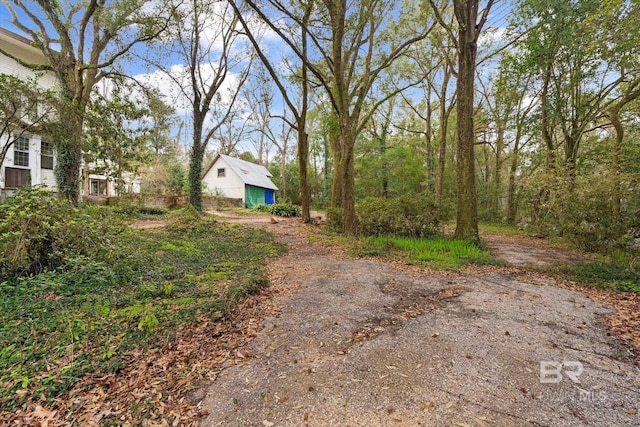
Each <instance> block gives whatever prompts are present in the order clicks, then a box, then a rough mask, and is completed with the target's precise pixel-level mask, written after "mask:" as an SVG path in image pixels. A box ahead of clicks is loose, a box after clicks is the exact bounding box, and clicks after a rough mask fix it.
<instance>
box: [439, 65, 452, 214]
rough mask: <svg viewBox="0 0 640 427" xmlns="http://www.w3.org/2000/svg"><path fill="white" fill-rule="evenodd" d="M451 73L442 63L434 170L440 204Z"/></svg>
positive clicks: (442, 190)
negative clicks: (436, 164) (438, 135)
mask: <svg viewBox="0 0 640 427" xmlns="http://www.w3.org/2000/svg"><path fill="white" fill-rule="evenodd" d="M450 77H451V73H450V70H449V66H448V65H447V63H446V62H445V64H444V77H443V80H442V88H441V90H440V144H439V147H438V169H437V171H436V204H437V205H438V206H440V205H441V204H442V194H443V192H444V167H445V164H446V155H447V131H448V124H449V113H450V111H451V110H450V108H447V88H448V86H449V79H450Z"/></svg>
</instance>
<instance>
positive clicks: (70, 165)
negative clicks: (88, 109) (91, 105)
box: [56, 113, 83, 204]
mask: <svg viewBox="0 0 640 427" xmlns="http://www.w3.org/2000/svg"><path fill="white" fill-rule="evenodd" d="M62 123H64V125H63V129H61V133H60V134H59V135H57V143H56V151H57V154H58V157H57V162H56V181H57V184H58V191H59V192H60V194H61V195H62V197H64V198H65V199H67V200H69V201H70V202H71V203H74V204H75V203H78V200H79V196H80V167H81V166H82V126H83V120H82V118H81V117H79V116H78V115H75V114H73V113H71V114H69V115H64V116H63V120H62Z"/></svg>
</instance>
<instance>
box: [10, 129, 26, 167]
mask: <svg viewBox="0 0 640 427" xmlns="http://www.w3.org/2000/svg"><path fill="white" fill-rule="evenodd" d="M13 164H14V165H15V166H29V138H27V137H24V136H19V137H18V138H17V139H16V140H15V142H14V143H13Z"/></svg>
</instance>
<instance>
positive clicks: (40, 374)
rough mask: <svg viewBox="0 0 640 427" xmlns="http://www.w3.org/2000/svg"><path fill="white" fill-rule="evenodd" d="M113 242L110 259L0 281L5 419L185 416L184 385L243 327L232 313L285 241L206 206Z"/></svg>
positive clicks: (212, 366)
mask: <svg viewBox="0 0 640 427" xmlns="http://www.w3.org/2000/svg"><path fill="white" fill-rule="evenodd" d="M114 244H116V245H118V246H119V247H120V250H119V251H117V255H116V257H117V258H118V259H115V260H91V259H84V258H79V259H77V260H75V261H74V262H75V265H74V267H73V268H71V269H66V270H65V271H49V272H44V273H41V274H39V275H37V276H33V277H28V278H22V279H15V280H9V281H6V282H3V283H2V289H1V293H0V306H1V312H0V337H2V347H1V349H0V408H1V412H0V421H2V422H3V423H7V424H11V423H12V422H15V423H17V424H18V425H20V424H22V425H38V424H41V425H68V424H76V425H109V424H117V425H120V424H134V425H135V424H148V423H156V424H157V423H167V422H169V421H170V422H171V423H174V422H176V420H177V422H180V420H182V421H184V422H189V423H190V422H193V420H194V419H195V418H194V416H197V415H198V411H199V410H198V408H195V407H193V406H191V405H189V404H188V403H187V402H186V401H185V399H184V396H185V392H186V391H187V390H189V389H191V388H193V387H194V386H195V385H196V384H197V382H198V381H200V380H210V379H212V378H213V377H214V376H215V371H216V369H218V368H219V366H220V365H221V364H222V363H224V362H225V361H226V360H230V359H231V360H232V359H233V357H235V356H234V355H233V354H232V350H233V349H236V348H238V347H239V346H240V345H241V344H242V342H243V341H244V340H246V339H248V337H249V336H250V335H251V322H249V323H248V324H247V325H240V324H239V323H238V322H237V321H235V319H236V318H237V315H236V313H238V312H241V313H243V315H246V314H247V313H249V312H250V311H251V310H250V308H251V304H252V303H251V301H252V299H251V298H248V299H245V298H246V297H247V296H249V295H251V294H254V293H256V292H257V291H258V290H260V289H262V288H263V287H264V286H265V285H266V283H267V281H266V277H265V275H264V272H263V266H264V263H265V260H266V259H267V258H268V257H270V256H274V255H277V254H279V253H281V252H282V251H283V246H282V245H279V244H277V243H275V242H274V241H273V239H272V237H271V236H270V235H268V234H267V233H264V232H262V231H260V230H257V229H252V228H245V227H240V226H236V225H229V224H224V223H219V222H217V221H215V220H214V219H212V218H210V217H209V218H204V219H195V218H191V219H188V218H187V219H185V218H182V219H179V220H177V221H175V222H173V223H172V224H169V225H168V226H166V227H161V228H153V229H137V230H132V231H131V232H130V233H125V234H124V235H122V236H120V240H119V241H118V242H114ZM239 301H241V303H240V304H241V308H237V307H236V304H237V303H238V302H239Z"/></svg>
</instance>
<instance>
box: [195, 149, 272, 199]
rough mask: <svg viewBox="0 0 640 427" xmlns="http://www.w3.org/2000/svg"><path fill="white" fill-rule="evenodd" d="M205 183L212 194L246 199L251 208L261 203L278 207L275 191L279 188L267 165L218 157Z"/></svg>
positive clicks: (207, 172) (206, 173)
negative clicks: (275, 203) (272, 179)
mask: <svg viewBox="0 0 640 427" xmlns="http://www.w3.org/2000/svg"><path fill="white" fill-rule="evenodd" d="M202 182H203V184H205V185H206V187H205V188H206V189H207V190H208V191H210V192H213V193H215V194H220V195H223V196H224V197H230V198H234V199H242V201H243V202H244V205H245V207H247V208H250V207H253V206H255V205H258V204H267V205H272V204H274V202H275V191H276V190H277V189H278V187H276V185H275V184H274V183H273V182H271V174H270V173H269V171H268V170H267V168H265V167H264V166H262V165H258V164H255V163H251V162H247V161H246V160H242V159H238V158H235V157H231V156H227V155H225V154H218V155H217V156H216V157H215V158H214V159H213V162H212V163H211V166H209V168H208V169H207V170H206V171H205V173H204V176H203V178H202Z"/></svg>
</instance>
